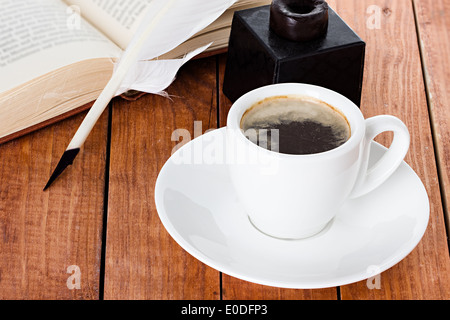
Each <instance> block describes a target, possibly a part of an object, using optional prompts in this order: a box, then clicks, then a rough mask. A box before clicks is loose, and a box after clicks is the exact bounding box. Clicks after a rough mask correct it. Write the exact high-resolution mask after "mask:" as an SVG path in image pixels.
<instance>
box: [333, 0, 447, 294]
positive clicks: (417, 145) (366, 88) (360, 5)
mask: <svg viewBox="0 0 450 320" xmlns="http://www.w3.org/2000/svg"><path fill="white" fill-rule="evenodd" d="M329 3H330V5H331V6H332V7H333V8H336V10H337V12H338V13H339V14H340V15H341V17H342V18H343V19H344V20H345V21H346V22H347V23H348V24H349V25H350V26H351V27H352V28H353V29H354V30H355V31H356V32H357V33H358V34H359V35H360V36H361V38H362V39H364V40H365V41H366V43H367V50H366V65H365V76H364V85H363V98H362V107H361V110H362V111H363V113H364V115H365V116H366V117H371V116H374V115H378V114H392V115H394V116H397V117H399V118H400V119H402V120H403V121H404V122H405V123H406V125H407V126H408V128H409V129H410V133H411V147H410V151H409V153H408V155H407V157H406V159H405V160H406V162H407V163H408V164H409V165H410V166H411V167H412V168H413V169H414V170H415V171H416V173H417V174H418V175H419V177H420V178H421V179H422V181H423V183H424V185H425V187H426V190H427V192H428V195H429V199H430V205H431V213H430V222H429V226H428V229H427V231H426V233H425V236H424V238H423V239H422V241H421V242H420V243H419V245H418V246H417V247H416V249H415V250H413V252H412V253H411V254H410V255H409V256H408V257H406V258H405V259H404V260H403V261H401V262H400V263H399V264H397V265H396V266H394V267H393V268H391V269H389V270H387V271H386V272H383V273H382V274H381V278H380V280H381V288H380V289H369V288H368V287H367V284H366V281H361V282H359V283H357V284H353V285H348V286H344V287H342V288H341V295H342V299H448V298H449V297H450V260H449V252H448V246H447V235H446V230H445V225H444V220H443V208H442V202H441V197H440V189H439V182H438V175H437V169H436V159H435V154H434V149H433V141H432V134H431V128H430V120H429V114H428V108H427V100H426V96H425V88H424V82H423V75H422V69H421V62H420V53H419V48H418V42H417V34H416V27H415V21H414V12H413V8H412V3H411V1H409V0H364V1H362V0H335V1H329ZM378 13H379V15H378V18H379V25H377V23H376V22H377V21H374V20H372V19H374V18H377V16H374V14H375V15H377V14H378ZM389 139H390V136H389V135H382V136H381V137H380V138H379V139H378V141H379V142H381V143H383V144H385V145H388V144H389Z"/></svg>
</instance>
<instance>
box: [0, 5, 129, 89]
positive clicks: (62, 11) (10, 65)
mask: <svg viewBox="0 0 450 320" xmlns="http://www.w3.org/2000/svg"><path fill="white" fill-rule="evenodd" d="M0 8H1V10H0V92H4V91H6V90H9V89H11V88H14V87H16V86H18V85H20V84H23V83H25V82H28V81H31V80H33V79H34V78H36V77H39V76H41V75H44V74H46V73H49V72H51V71H53V70H56V69H58V68H61V67H64V66H67V65H69V64H72V63H75V62H79V61H82V60H86V59H95V58H103V57H106V58H108V57H110V58H115V57H118V56H119V55H120V53H121V50H120V48H118V47H117V46H116V45H115V44H114V43H112V42H111V41H110V40H109V39H108V38H107V37H105V36H104V35H103V34H102V33H101V32H99V31H98V30H96V29H95V28H94V27H92V26H91V25H90V24H89V23H88V22H87V21H85V20H84V19H82V18H81V17H80V15H79V14H78V13H77V12H75V11H73V9H71V8H69V7H68V6H67V5H66V4H65V3H64V2H62V1H61V0H0Z"/></svg>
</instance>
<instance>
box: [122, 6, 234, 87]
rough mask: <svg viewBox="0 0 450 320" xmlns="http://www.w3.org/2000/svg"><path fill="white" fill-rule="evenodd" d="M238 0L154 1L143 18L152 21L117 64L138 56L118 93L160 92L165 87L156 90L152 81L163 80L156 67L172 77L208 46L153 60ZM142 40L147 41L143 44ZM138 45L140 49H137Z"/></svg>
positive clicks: (201, 27)
mask: <svg viewBox="0 0 450 320" xmlns="http://www.w3.org/2000/svg"><path fill="white" fill-rule="evenodd" d="M235 2H236V0H153V1H152V2H151V3H150V6H149V8H148V12H147V14H146V16H145V17H144V19H143V21H144V22H145V21H149V24H145V23H143V24H142V25H141V26H140V27H139V28H138V29H137V31H136V34H135V36H134V37H133V39H132V40H131V41H130V44H129V45H128V49H127V50H126V51H125V52H124V54H123V55H122V59H121V60H120V61H119V62H118V64H117V67H116V70H117V69H118V68H119V67H120V65H121V64H122V63H126V60H127V58H128V56H129V55H131V56H134V55H136V56H135V58H134V60H135V61H134V62H133V64H132V65H130V66H129V68H128V72H127V75H126V76H125V79H124V81H123V83H122V84H121V86H120V89H119V90H118V92H117V93H116V94H120V93H123V92H124V91H126V90H127V89H134V90H139V91H144V92H149V93H158V92H160V91H161V90H163V89H165V88H162V89H161V90H159V91H155V89H154V87H155V86H154V85H153V84H152V81H154V82H155V83H159V84H161V83H162V82H163V81H161V79H160V78H159V77H157V76H156V77H155V75H156V74H155V72H154V71H155V69H159V70H162V69H165V70H166V72H167V73H168V74H173V77H172V80H173V78H174V76H175V74H176V72H177V70H178V69H179V68H180V67H181V66H182V65H183V64H184V63H185V62H186V61H187V60H189V59H190V58H192V57H193V56H195V55H196V54H198V53H200V52H201V51H203V50H205V49H206V48H207V47H203V50H202V49H201V48H200V49H197V50H195V52H194V53H195V54H188V55H187V56H186V57H184V58H183V59H174V60H175V61H176V62H175V61H172V60H152V59H154V58H157V57H159V56H161V55H163V54H165V53H167V52H169V51H171V50H173V49H175V48H176V47H177V46H178V45H180V44H181V43H183V42H184V41H186V40H188V39H189V38H190V37H192V36H193V35H195V34H196V33H198V32H199V31H201V30H202V29H204V28H205V27H207V26H208V25H209V24H211V23H212V22H213V21H214V20H216V19H217V18H218V17H219V16H220V15H221V14H222V13H223V12H224V11H225V10H226V9H227V8H229V7H230V6H231V5H232V4H233V3H235ZM143 39H145V41H144V43H140V42H142V41H143ZM136 48H138V50H139V52H135V51H136ZM187 58H188V59H187ZM158 65H159V66H158ZM143 70H147V71H148V72H143ZM150 71H152V72H150ZM168 85H170V83H168V84H167V86H168ZM167 86H166V87H167Z"/></svg>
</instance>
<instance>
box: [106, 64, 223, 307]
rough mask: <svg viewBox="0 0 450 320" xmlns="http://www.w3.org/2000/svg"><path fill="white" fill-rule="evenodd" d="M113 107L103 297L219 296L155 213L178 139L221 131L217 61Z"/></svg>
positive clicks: (209, 275) (214, 280)
mask: <svg viewBox="0 0 450 320" xmlns="http://www.w3.org/2000/svg"><path fill="white" fill-rule="evenodd" d="M167 91H168V93H169V94H170V95H171V96H172V97H171V99H167V98H163V97H160V96H155V95H146V96H144V97H142V98H140V99H139V100H137V101H136V102H132V103H125V102H119V103H115V104H114V108H113V119H112V137H111V165H110V181H109V203H108V224H107V226H108V227H107V242H106V259H105V260H106V261H105V299H219V298H220V275H219V272H217V271H215V270H214V269H211V268H209V267H207V266H206V265H204V264H202V263H201V262H199V261H198V260H196V259H195V258H193V257H192V256H190V255H189V254H188V253H186V252H185V251H184V250H183V249H182V248H181V247H180V246H179V245H178V244H177V243H176V242H175V241H174V240H173V239H172V238H171V237H170V235H169V234H168V233H167V232H166V230H165V229H164V227H163V225H162V224H161V222H160V220H159V217H158V214H157V212H156V209H155V201H154V186H155V182H156V178H157V176H158V173H159V171H160V170H161V168H162V166H163V164H164V163H165V161H166V160H167V159H168V158H169V157H170V155H171V151H172V149H173V148H174V147H175V146H176V145H177V144H178V142H173V141H171V136H172V132H173V131H174V130H176V129H188V130H189V131H190V133H191V136H193V134H194V131H193V129H194V121H202V126H203V131H205V130H206V129H208V128H215V127H216V126H217V121H216V119H217V112H216V110H217V108H216V94H215V91H216V63H215V58H214V57H212V58H206V59H201V60H197V61H192V62H189V63H188V64H187V65H185V66H184V67H183V68H182V70H180V73H179V75H178V77H177V80H176V81H175V82H174V83H173V84H172V85H171V86H170V88H169V89H168V90H167Z"/></svg>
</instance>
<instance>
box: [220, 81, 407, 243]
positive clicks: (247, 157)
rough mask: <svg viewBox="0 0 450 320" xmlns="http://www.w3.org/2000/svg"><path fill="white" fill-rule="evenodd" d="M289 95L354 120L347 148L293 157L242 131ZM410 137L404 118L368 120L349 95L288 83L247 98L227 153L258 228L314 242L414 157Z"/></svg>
mask: <svg viewBox="0 0 450 320" xmlns="http://www.w3.org/2000/svg"><path fill="white" fill-rule="evenodd" d="M284 95H296V96H299V95H300V96H307V97H312V98H315V99H318V100H321V101H323V102H325V103H327V104H329V105H331V106H333V107H334V108H336V109H337V110H339V111H340V112H341V113H342V114H343V115H345V117H346V118H347V120H348V122H349V124H350V128H351V137H350V138H349V139H348V141H347V142H345V143H344V144H343V145H341V146H339V147H337V148H335V149H333V150H330V151H326V152H322V153H317V154H309V155H290V154H283V153H277V152H274V151H270V150H267V149H265V148H262V147H260V146H258V145H257V144H255V143H253V142H251V141H250V140H249V139H248V138H247V137H246V136H245V135H244V132H243V130H242V129H241V128H240V122H241V119H242V116H243V115H244V113H245V111H246V110H248V109H249V108H250V107H252V106H253V105H254V104H255V103H257V102H259V101H261V100H263V99H265V98H268V97H276V96H284ZM385 131H393V132H394V138H393V141H392V144H391V146H390V148H389V149H388V151H387V152H386V153H385V154H384V156H383V157H382V158H381V159H380V160H379V161H378V162H377V163H376V164H375V165H373V166H372V167H370V168H368V160H369V153H370V145H371V141H372V140H373V139H374V138H375V137H376V136H377V135H378V134H380V133H382V132H385ZM409 143H410V137H409V132H408V129H407V127H406V126H405V124H404V123H403V122H402V121H401V120H399V119H398V118H396V117H393V116H388V115H381V116H376V117H372V118H369V119H367V120H364V117H363V115H362V113H361V111H360V110H359V108H358V107H357V106H356V105H355V104H354V103H353V102H351V101H350V100H349V99H347V98H346V97H344V96H342V95H340V94H338V93H336V92H334V91H331V90H328V89H325V88H322V87H318V86H313V85H307V84H299V83H286V84H275V85H269V86H265V87H261V88H258V89H255V90H253V91H251V92H249V93H247V94H245V95H243V96H242V97H241V98H239V99H238V100H237V101H236V102H235V103H234V104H233V106H232V107H231V109H230V111H229V114H228V118H227V152H228V153H229V154H234V155H236V157H235V158H236V159H239V161H234V162H233V163H230V164H229V170H230V176H231V180H232V183H233V185H234V187H235V190H236V192H237V195H238V198H239V201H240V202H241V203H242V205H243V207H244V209H245V211H246V213H247V214H248V216H249V218H250V220H251V222H252V223H253V225H254V226H255V227H256V228H257V229H259V230H260V231H262V232H263V233H265V234H267V235H270V236H273V237H277V238H283V239H301V238H306V237H310V236H312V235H314V234H316V233H318V232H320V231H321V230H322V229H324V228H325V226H326V225H327V224H328V223H329V222H330V221H331V220H332V219H333V218H334V216H335V215H336V214H337V213H338V211H339V208H340V207H341V206H342V205H343V203H344V202H345V201H346V200H347V199H350V198H356V197H360V196H362V195H364V194H367V193H368V192H371V191H372V190H374V189H375V188H377V187H378V186H380V185H381V184H382V183H383V182H384V181H386V179H388V178H389V176H391V174H392V173H393V172H394V171H395V170H396V169H397V167H398V166H399V165H400V163H401V162H402V161H403V159H404V157H405V155H406V153H407V152H408V148H409Z"/></svg>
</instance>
